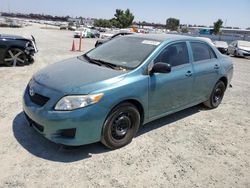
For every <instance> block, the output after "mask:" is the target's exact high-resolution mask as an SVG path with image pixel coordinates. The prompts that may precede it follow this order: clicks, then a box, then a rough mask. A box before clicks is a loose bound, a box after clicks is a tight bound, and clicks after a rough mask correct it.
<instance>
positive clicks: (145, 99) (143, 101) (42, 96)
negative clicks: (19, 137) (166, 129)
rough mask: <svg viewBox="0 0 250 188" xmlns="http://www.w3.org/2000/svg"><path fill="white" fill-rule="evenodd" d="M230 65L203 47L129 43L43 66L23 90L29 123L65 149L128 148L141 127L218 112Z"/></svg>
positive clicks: (152, 40)
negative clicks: (190, 113)
mask: <svg viewBox="0 0 250 188" xmlns="http://www.w3.org/2000/svg"><path fill="white" fill-rule="evenodd" d="M232 75H233V64H232V61H231V59H230V58H229V57H226V56H224V55H222V54H221V53H220V52H219V51H218V50H217V49H216V48H215V47H214V46H212V45H211V44H209V43H207V42H205V41H204V40H201V39H198V38H194V37H185V36H178V35H160V34H158V35H157V34H156V35H151V34H148V35H139V34H138V35H137V34H135V35H129V36H124V37H120V38H117V39H114V40H111V41H109V42H107V43H105V44H103V45H101V46H99V47H97V48H95V49H93V50H91V51H89V52H87V53H85V54H83V55H82V56H79V57H76V58H71V59H67V60H65V61H62V62H59V63H55V64H52V65H49V66H48V67H46V68H44V69H42V70H40V71H39V72H37V73H36V74H35V75H34V76H33V77H32V79H31V80H30V82H29V83H28V85H27V88H26V89H25V92H24V96H23V109H24V113H25V115H26V117H27V120H28V122H29V123H30V125H31V126H32V127H34V129H36V130H37V131H38V132H39V133H41V134H42V135H43V136H44V137H46V138H47V139H49V140H51V141H53V142H55V143H60V144H63V145H83V144H89V143H94V142H99V141H101V142H102V143H103V144H104V145H106V146H107V147H109V148H112V149H117V148H120V147H122V146H125V145H127V144H128V143H130V142H131V141H132V139H133V137H134V136H135V135H136V132H137V131H138V129H139V127H140V125H143V124H145V123H148V122H150V121H152V120H155V119H158V118H160V117H163V116H166V115H168V114H171V113H174V112H177V111H180V110H183V109H185V108H188V107H191V106H194V105H197V104H199V103H204V105H205V106H207V107H208V108H216V107H218V106H219V104H220V103H221V101H222V99H223V95H224V92H225V90H226V88H227V87H228V86H229V85H230V81H231V79H232Z"/></svg>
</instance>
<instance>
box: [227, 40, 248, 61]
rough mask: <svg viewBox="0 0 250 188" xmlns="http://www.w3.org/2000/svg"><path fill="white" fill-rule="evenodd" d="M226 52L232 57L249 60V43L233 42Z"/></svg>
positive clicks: (242, 41)
mask: <svg viewBox="0 0 250 188" xmlns="http://www.w3.org/2000/svg"><path fill="white" fill-rule="evenodd" d="M228 52H229V54H231V55H234V56H238V57H248V58H250V42H249V41H244V40H236V41H233V42H232V43H231V44H230V45H229V46H228Z"/></svg>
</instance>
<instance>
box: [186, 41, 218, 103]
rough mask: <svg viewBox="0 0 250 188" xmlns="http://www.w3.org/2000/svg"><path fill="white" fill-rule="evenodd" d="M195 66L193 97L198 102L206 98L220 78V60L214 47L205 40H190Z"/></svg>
mask: <svg viewBox="0 0 250 188" xmlns="http://www.w3.org/2000/svg"><path fill="white" fill-rule="evenodd" d="M190 46H191V49H192V60H193V62H192V63H193V67H194V74H193V77H194V88H193V93H192V95H193V97H194V98H195V100H196V101H197V102H202V101H204V100H206V99H207V98H208V97H209V96H210V93H211V91H212V89H213V87H214V85H215V83H216V82H217V80H218V79H219V72H220V69H221V67H220V62H219V60H218V59H217V57H216V54H215V52H214V51H213V49H212V48H211V47H210V46H209V45H208V44H206V43H203V42H190Z"/></svg>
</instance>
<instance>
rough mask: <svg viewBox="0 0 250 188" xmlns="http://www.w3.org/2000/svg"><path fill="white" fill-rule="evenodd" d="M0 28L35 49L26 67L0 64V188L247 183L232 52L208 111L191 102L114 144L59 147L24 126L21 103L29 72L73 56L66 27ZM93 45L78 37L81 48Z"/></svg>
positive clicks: (246, 115)
mask: <svg viewBox="0 0 250 188" xmlns="http://www.w3.org/2000/svg"><path fill="white" fill-rule="evenodd" d="M0 33H7V34H18V35H25V36H29V35H31V34H33V35H34V36H35V38H36V39H37V44H38V48H39V52H38V53H37V54H36V56H35V63H34V64H32V65H30V66H25V67H0V75H1V79H0V101H1V103H0V166H1V170H0V187H60V188H61V187H80V186H81V187H206V188H209V187H218V188H222V187H223V188H224V187H239V188H244V187H248V188H249V187H250V178H249V177H250V127H249V126H250V107H249V105H250V104H249V103H250V95H249V93H250V60H247V59H242V58H233V61H234V65H235V71H234V78H233V81H232V85H233V88H231V89H228V91H227V92H226V94H225V98H224V100H223V102H222V104H221V105H220V106H219V108H217V109H215V110H206V109H204V108H203V107H202V106H201V105H199V106H195V107H192V108H189V109H186V110H183V111H181V112H178V113H175V114H173V115H170V116H167V117H165V118H162V119H160V120H157V121H154V122H152V123H150V124H147V125H144V126H143V127H142V128H141V129H140V130H139V133H138V136H137V137H136V138H134V140H133V142H132V143H131V144H129V145H128V146H126V147H124V148H121V149H119V150H115V151H111V150H108V149H106V148H105V147H104V146H102V145H101V144H100V143H96V144H91V145H86V146H81V147H77V148H65V147H62V146H60V145H57V144H54V143H51V142H50V141H47V140H46V139H44V138H43V137H42V136H40V135H39V134H38V133H36V132H35V131H34V130H33V129H31V128H30V127H29V126H28V125H27V123H26V121H25V119H24V114H23V113H22V104H21V101H22V93H23V91H24V88H25V86H26V84H27V83H28V81H29V79H30V78H31V76H32V74H33V73H35V72H36V71H38V70H39V69H41V68H43V67H45V66H46V65H48V64H51V63H54V62H57V61H59V60H63V59H65V58H69V57H73V56H77V55H79V54H81V52H71V51H70V49H71V45H72V39H73V38H72V36H73V32H72V31H59V30H56V29H40V26H39V25H33V26H30V27H26V28H21V29H8V28H4V29H3V28H0ZM76 41H77V42H78V40H76ZM94 43H95V40H94V39H85V40H84V42H83V47H84V51H86V50H88V49H91V48H93V47H94Z"/></svg>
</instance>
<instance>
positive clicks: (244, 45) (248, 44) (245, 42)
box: [238, 41, 250, 47]
mask: <svg viewBox="0 0 250 188" xmlns="http://www.w3.org/2000/svg"><path fill="white" fill-rule="evenodd" d="M238 45H239V46H242V47H250V42H248V41H239V43H238Z"/></svg>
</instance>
